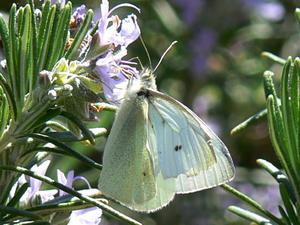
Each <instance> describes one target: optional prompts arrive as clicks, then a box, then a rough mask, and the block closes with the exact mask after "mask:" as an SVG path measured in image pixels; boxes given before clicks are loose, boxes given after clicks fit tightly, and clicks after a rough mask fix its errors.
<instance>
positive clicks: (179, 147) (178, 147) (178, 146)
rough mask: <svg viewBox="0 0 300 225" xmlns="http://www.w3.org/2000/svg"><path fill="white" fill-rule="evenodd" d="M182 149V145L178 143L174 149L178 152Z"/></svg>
mask: <svg viewBox="0 0 300 225" xmlns="http://www.w3.org/2000/svg"><path fill="white" fill-rule="evenodd" d="M181 149H182V145H176V146H175V148H174V150H175V151H176V152H177V151H179V150H181Z"/></svg>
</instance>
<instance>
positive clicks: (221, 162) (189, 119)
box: [148, 90, 234, 193]
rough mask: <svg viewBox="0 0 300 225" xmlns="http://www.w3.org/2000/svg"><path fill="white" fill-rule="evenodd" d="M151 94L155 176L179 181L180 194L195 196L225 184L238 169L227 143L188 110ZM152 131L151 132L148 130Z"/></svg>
mask: <svg viewBox="0 0 300 225" xmlns="http://www.w3.org/2000/svg"><path fill="white" fill-rule="evenodd" d="M148 91H149V93H150V94H149V96H150V97H149V98H148V101H149V110H148V115H149V116H148V117H149V122H148V126H151V129H152V130H153V131H152V132H153V133H154V135H152V136H153V137H152V138H149V132H148V141H150V142H152V143H151V144H150V146H153V147H152V149H151V152H152V155H157V156H156V157H154V158H157V159H156V160H154V167H155V173H156V174H157V173H159V172H161V173H162V175H163V178H164V179H166V180H168V179H171V178H173V179H175V180H176V187H175V189H176V190H175V192H176V193H188V192H195V191H199V190H202V189H207V188H210V187H214V186H217V185H220V184H222V183H225V182H227V181H229V180H231V179H232V177H233V176H234V167H233V163H232V160H231V158H230V156H229V153H228V150H227V148H226V146H225V145H224V144H223V142H222V141H221V140H220V139H219V138H218V137H217V136H216V135H215V134H214V133H213V131H211V130H210V129H209V128H208V127H207V125H206V124H205V123H204V122H203V121H202V120H201V119H200V118H199V117H198V116H197V115H195V113H193V112H192V111H191V110H190V109H188V108H187V107H186V106H184V105H183V104H181V103H180V102H178V101H176V100H175V99H173V98H171V97H169V96H167V95H165V94H163V93H160V92H158V91H153V90H148ZM148 130H149V128H148Z"/></svg>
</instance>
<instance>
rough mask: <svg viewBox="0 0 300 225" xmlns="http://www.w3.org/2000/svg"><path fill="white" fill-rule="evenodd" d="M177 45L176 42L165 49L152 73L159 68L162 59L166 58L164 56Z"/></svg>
mask: <svg viewBox="0 0 300 225" xmlns="http://www.w3.org/2000/svg"><path fill="white" fill-rule="evenodd" d="M176 43H177V41H173V42H172V43H171V44H170V46H169V47H168V48H167V49H166V51H165V52H164V54H162V56H161V57H160V59H159V61H158V63H157V65H156V67H155V68H154V70H153V73H154V72H155V71H156V70H157V68H158V67H159V65H160V63H161V61H162V60H163V59H164V57H165V56H166V54H167V53H168V52H169V51H170V49H171V48H172V47H173V46H174V45H175V44H176Z"/></svg>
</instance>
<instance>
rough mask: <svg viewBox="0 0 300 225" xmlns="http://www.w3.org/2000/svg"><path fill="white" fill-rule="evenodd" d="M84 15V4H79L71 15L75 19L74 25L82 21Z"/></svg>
mask: <svg viewBox="0 0 300 225" xmlns="http://www.w3.org/2000/svg"><path fill="white" fill-rule="evenodd" d="M85 15H86V6H85V5H81V6H79V7H77V8H76V9H75V11H74V12H73V15H72V17H73V18H74V20H75V21H74V22H75V24H76V27H78V26H79V25H80V24H81V23H82V21H83V20H84V18H85Z"/></svg>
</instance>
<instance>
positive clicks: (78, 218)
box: [57, 170, 102, 225]
mask: <svg viewBox="0 0 300 225" xmlns="http://www.w3.org/2000/svg"><path fill="white" fill-rule="evenodd" d="M57 180H58V182H59V183H61V184H63V185H65V186H67V187H69V188H72V185H73V182H74V181H76V180H82V181H84V182H85V183H86V184H87V186H88V187H89V189H90V190H91V192H93V189H91V186H90V184H89V182H88V181H87V180H86V179H85V178H84V177H82V176H76V177H74V171H73V170H71V171H69V172H68V174H67V177H66V176H65V175H64V173H63V172H61V171H60V170H57ZM65 194H67V193H65V192H64V191H61V190H60V192H59V196H63V195H65ZM101 215H102V210H101V209H99V208H98V207H90V208H86V209H79V210H74V211H72V213H71V215H70V219H69V223H68V225H75V224H76V225H77V224H78V225H97V224H99V223H100V222H101Z"/></svg>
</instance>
